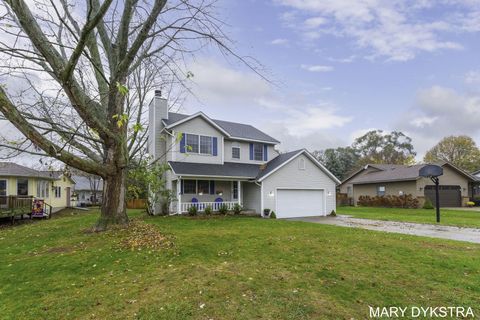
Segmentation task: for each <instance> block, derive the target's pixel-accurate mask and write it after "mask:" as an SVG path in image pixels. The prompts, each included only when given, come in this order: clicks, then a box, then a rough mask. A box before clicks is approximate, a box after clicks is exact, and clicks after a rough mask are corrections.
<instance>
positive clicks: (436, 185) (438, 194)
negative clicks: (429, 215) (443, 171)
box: [430, 177, 440, 223]
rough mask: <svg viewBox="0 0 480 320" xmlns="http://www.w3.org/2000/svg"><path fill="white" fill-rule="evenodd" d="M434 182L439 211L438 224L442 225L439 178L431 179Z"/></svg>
mask: <svg viewBox="0 0 480 320" xmlns="http://www.w3.org/2000/svg"><path fill="white" fill-rule="evenodd" d="M430 179H432V181H433V182H434V183H435V208H436V209H437V223H440V192H439V191H438V188H439V180H438V177H430Z"/></svg>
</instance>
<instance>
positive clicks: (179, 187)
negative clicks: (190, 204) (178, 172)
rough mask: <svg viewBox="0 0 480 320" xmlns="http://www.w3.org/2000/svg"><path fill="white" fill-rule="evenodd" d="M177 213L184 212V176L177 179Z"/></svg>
mask: <svg viewBox="0 0 480 320" xmlns="http://www.w3.org/2000/svg"><path fill="white" fill-rule="evenodd" d="M177 201H178V202H177V213H178V214H182V177H178V180H177Z"/></svg>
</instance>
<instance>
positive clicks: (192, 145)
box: [186, 134, 199, 153]
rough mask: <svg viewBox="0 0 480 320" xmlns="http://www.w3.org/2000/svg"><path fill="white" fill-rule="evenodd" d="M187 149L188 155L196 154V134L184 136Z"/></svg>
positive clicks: (197, 148) (197, 147)
mask: <svg viewBox="0 0 480 320" xmlns="http://www.w3.org/2000/svg"><path fill="white" fill-rule="evenodd" d="M186 136H187V137H186V142H187V147H186V150H187V152H188V153H198V150H199V146H198V135H196V134H187V135H186Z"/></svg>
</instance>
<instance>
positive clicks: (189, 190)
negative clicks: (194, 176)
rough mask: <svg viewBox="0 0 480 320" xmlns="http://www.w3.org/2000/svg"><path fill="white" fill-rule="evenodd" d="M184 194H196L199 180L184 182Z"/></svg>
mask: <svg viewBox="0 0 480 320" xmlns="http://www.w3.org/2000/svg"><path fill="white" fill-rule="evenodd" d="M183 193H184V194H196V193H197V180H183Z"/></svg>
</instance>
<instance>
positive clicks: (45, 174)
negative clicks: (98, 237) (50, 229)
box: [0, 162, 75, 212]
mask: <svg viewBox="0 0 480 320" xmlns="http://www.w3.org/2000/svg"><path fill="white" fill-rule="evenodd" d="M73 186H74V182H73V180H72V179H71V178H69V177H68V176H66V175H65V174H64V173H63V172H60V171H38V170H35V169H32V168H28V167H25V166H21V165H19V164H16V163H11V162H0V206H3V205H6V198H7V196H20V197H29V196H30V197H34V198H37V199H43V200H44V201H45V202H46V203H47V204H49V205H51V206H52V211H53V212H56V211H58V210H61V209H63V208H66V207H71V206H74V205H75V203H74V202H73V199H72V191H73Z"/></svg>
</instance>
